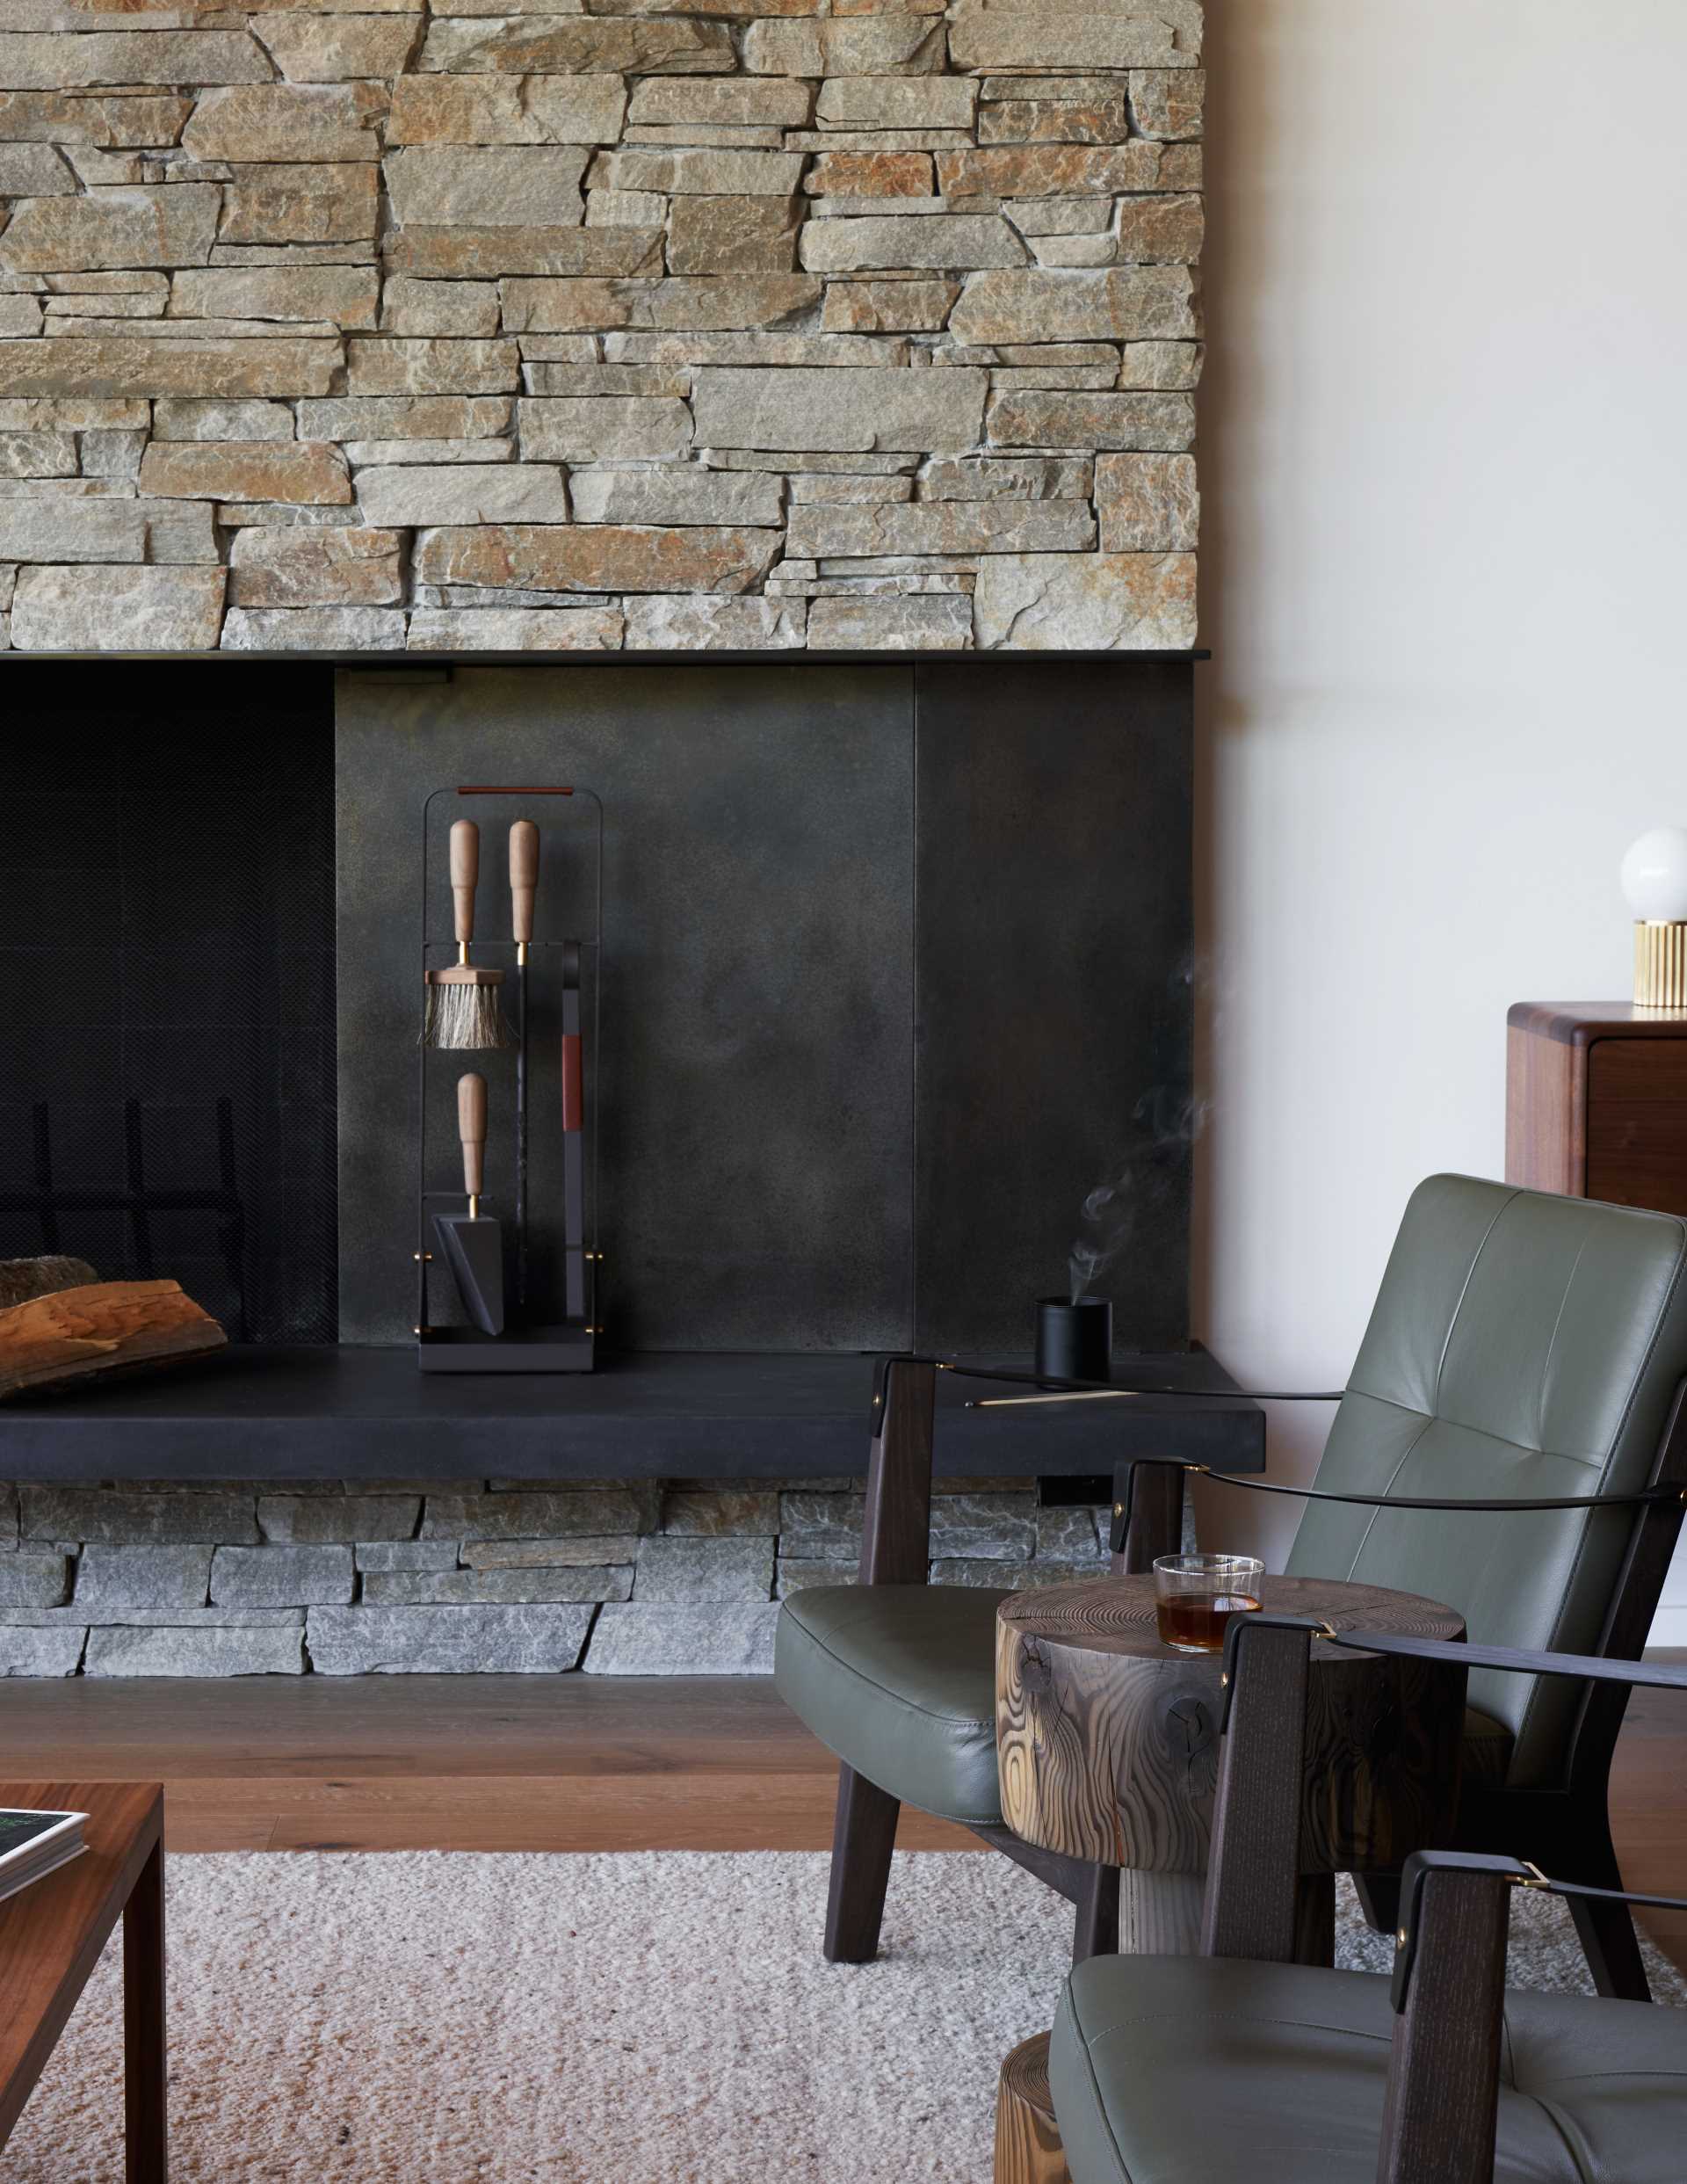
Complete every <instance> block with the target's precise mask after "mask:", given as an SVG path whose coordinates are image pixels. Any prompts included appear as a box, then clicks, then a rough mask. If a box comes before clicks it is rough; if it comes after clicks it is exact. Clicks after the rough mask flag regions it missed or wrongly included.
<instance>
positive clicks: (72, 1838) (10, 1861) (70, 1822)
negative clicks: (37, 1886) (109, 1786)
mask: <svg viewBox="0 0 1687 2184" xmlns="http://www.w3.org/2000/svg"><path fill="white" fill-rule="evenodd" d="M87 1818H88V1815H87V1814H86V1813H85V1812H33V1811H30V1812H25V1811H17V1810H9V1809H0V1903H3V1902H4V1900H5V1898H6V1897H8V1896H15V1895H16V1894H17V1893H18V1890H19V1889H25V1888H27V1887H28V1886H29V1884H30V1883H31V1882H32V1881H39V1880H40V1879H42V1878H43V1877H44V1876H46V1875H47V1874H49V1873H52V1872H54V1871H56V1870H57V1868H59V1867H60V1866H62V1865H68V1864H69V1861H70V1860H71V1859H72V1858H77V1857H80V1856H81V1854H82V1853H83V1850H84V1849H85V1848H86V1847H87V1846H86V1845H85V1844H84V1843H83V1839H82V1831H83V1825H84V1824H85V1823H86V1821H87Z"/></svg>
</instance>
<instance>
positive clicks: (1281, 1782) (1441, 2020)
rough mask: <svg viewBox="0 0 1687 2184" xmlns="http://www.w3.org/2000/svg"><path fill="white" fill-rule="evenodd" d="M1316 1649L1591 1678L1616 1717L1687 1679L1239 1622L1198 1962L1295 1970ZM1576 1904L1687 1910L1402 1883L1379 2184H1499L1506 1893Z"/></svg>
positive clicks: (1408, 1873) (1413, 1861) (1527, 1872)
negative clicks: (1235, 1960) (1632, 1693)
mask: <svg viewBox="0 0 1687 2184" xmlns="http://www.w3.org/2000/svg"><path fill="white" fill-rule="evenodd" d="M1314 1637H1323V1638H1326V1639H1330V1640H1333V1642H1334V1643H1336V1644H1338V1645H1350V1646H1351V1647H1352V1648H1353V1649H1354V1650H1355V1651H1372V1652H1387V1653H1393V1654H1403V1655H1407V1656H1409V1657H1411V1658H1416V1659H1422V1660H1432V1661H1438V1662H1443V1663H1444V1664H1446V1665H1449V1666H1451V1667H1455V1668H1456V1667H1459V1666H1464V1667H1466V1668H1469V1667H1484V1668H1496V1669H1501V1670H1504V1671H1512V1672H1517V1673H1521V1674H1526V1675H1531V1676H1543V1675H1545V1676H1566V1677H1575V1678H1578V1679H1582V1680H1585V1690H1586V1692H1587V1693H1589V1694H1598V1695H1600V1696H1601V1697H1609V1698H1610V1699H1611V1701H1614V1702H1615V1703H1616V1704H1617V1706H1618V1709H1619V1711H1620V1709H1621V1707H1622V1706H1623V1705H1624V1704H1625V1702H1626V1700H1627V1697H1628V1693H1629V1690H1630V1688H1631V1687H1633V1686H1634V1685H1636V1684H1640V1685H1645V1686H1647V1687H1653V1688H1664V1689H1671V1690H1677V1691H1681V1690H1687V1669H1684V1668H1663V1667H1650V1666H1647V1665H1640V1664H1629V1663H1625V1662H1623V1661H1619V1660H1617V1659H1614V1658H1611V1657H1609V1656H1606V1655H1593V1656H1578V1655H1575V1654H1564V1653H1533V1652H1525V1651H1518V1650H1514V1649H1511V1648H1509V1647H1500V1646H1466V1645H1446V1644H1442V1643H1437V1642H1436V1641H1435V1640H1432V1639H1421V1638H1408V1637H1399V1638H1396V1637H1393V1636H1378V1635H1377V1634H1375V1633H1366V1634H1365V1636H1363V1637H1355V1638H1352V1639H1349V1638H1346V1637H1343V1636H1339V1635H1338V1634H1336V1633H1335V1632H1332V1631H1330V1630H1329V1629H1327V1628H1325V1627H1323V1626H1321V1625H1318V1624H1313V1623H1308V1622H1306V1621H1305V1620H1304V1619H1300V1618H1297V1617H1293V1616H1286V1615H1273V1614H1258V1615H1249V1616H1246V1617H1239V1618H1238V1619H1237V1620H1236V1622H1234V1623H1233V1624H1232V1625H1231V1627H1230V1630H1229V1633H1228V1636H1227V1643H1226V1647H1225V1689H1226V1708H1225V1716H1226V1718H1225V1723H1224V1734H1223V1742H1222V1745H1221V1747H1220V1763H1219V1787H1218V1799H1217V1809H1216V1813H1215V1818H1214V1825H1213V1858H1212V1862H1211V1864H1210V1866H1209V1868H1208V1871H1207V1886H1206V1901H1205V1906H1204V1912H1203V1919H1202V1937H1201V1953H1202V1955H1206V1956H1231V1957H1247V1958H1250V1959H1252V1960H1254V1961H1255V1962H1257V1963H1295V1962H1297V1961H1299V1960H1298V1957H1297V1953H1296V1886H1295V1879H1296V1874H1297V1872H1298V1869H1299V1862H1300V1861H1299V1855H1298V1853H1299V1832H1300V1810H1301V1778H1302V1773H1303V1769H1304V1764H1305V1738H1306V1706H1307V1677H1308V1672H1309V1665H1310V1659H1311V1652H1312V1643H1313V1640H1314ZM1519 1887H1522V1888H1530V1889H1537V1890H1545V1891H1547V1892H1549V1893H1551V1894H1553V1895H1557V1896H1561V1897H1565V1898H1566V1900H1567V1901H1568V1904H1569V1905H1570V1908H1571V1911H1572V1912H1574V1911H1575V1907H1576V1905H1578V1904H1587V1903H1599V1904H1604V1903H1609V1902H1611V1901H1613V1900H1614V1901H1615V1902H1617V1903H1618V1905H1619V1907H1620V1909H1621V1911H1622V1912H1623V1916H1624V1917H1625V1919H1628V1920H1629V1922H1630V1924H1629V1931H1630V1933H1631V1934H1632V1933H1633V1920H1632V1915H1631V1906H1632V1905H1651V1906H1655V1907H1657V1908H1659V1909H1664V1910H1672V1911H1679V1910H1687V1903H1683V1902H1681V1901H1679V1900H1677V1899H1676V1898H1674V1897H1659V1896H1640V1895H1622V1894H1620V1892H1608V1891H1605V1890H1600V1889H1596V1888H1592V1887H1590V1886H1589V1884H1587V1883H1579V1882H1574V1881H1567V1880H1564V1879H1561V1878H1560V1877H1558V1876H1552V1875H1548V1874H1546V1873H1544V1872H1543V1871H1542V1870H1541V1869H1540V1868H1539V1866H1538V1865H1535V1864H1533V1863H1531V1862H1528V1861H1524V1860H1522V1859H1518V1858H1514V1857H1508V1856H1497V1855H1495V1854H1489V1853H1483V1852H1476V1851H1455V1852H1445V1851H1420V1852H1418V1853H1416V1854H1414V1855H1413V1856H1412V1857H1410V1858H1408V1860H1407V1861H1406V1864H1405V1867H1404V1868H1403V1871H1402V1874H1401V1912H1400V1921H1399V1925H1398V1926H1397V1928H1396V1930H1395V1953H1394V1979H1393V2001H1394V2034H1393V2039H1392V2043H1391V2045H1390V2050H1389V2058H1388V2082H1387V2094H1386V2096H1385V2100H1384V2105H1383V2120H1382V2135H1381V2144H1380V2145H1379V2150H1378V2156H1379V2158H1378V2168H1377V2177H1378V2184H1492V2180H1493V2175H1494V2162H1495V2125H1496V2118H1497V2115H1498V2108H1499V2093H1500V2061H1501V2042H1502V2014H1503V2005H1504V1991H1505V1962H1506V1938H1507V1929H1508V1926H1509V1923H1510V1896H1511V1891H1512V1890H1514V1889H1516V1888H1519Z"/></svg>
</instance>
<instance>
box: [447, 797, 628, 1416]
mask: <svg viewBox="0 0 1687 2184" xmlns="http://www.w3.org/2000/svg"><path fill="white" fill-rule="evenodd" d="M447 795H454V796H459V797H465V796H474V797H481V796H498V797H520V798H525V797H535V796H545V797H552V796H555V797H566V798H578V799H580V800H581V802H584V803H588V804H590V807H591V811H592V815H593V816H592V857H593V867H592V887H591V902H592V912H591V918H592V923H591V930H590V932H589V934H587V935H586V936H585V937H584V938H582V939H578V940H552V939H540V938H539V937H537V936H536V935H535V932H534V918H535V909H536V904H537V901H538V895H539V867H540V862H541V841H540V837H539V828H538V826H537V825H536V824H535V823H534V822H533V821H532V819H528V818H525V817H524V818H518V819H517V820H516V821H514V823H513V824H511V826H510V835H509V884H510V939H509V940H507V941H503V940H485V939H482V940H480V941H479V942H478V944H477V942H476V940H475V932H474V923H475V898H476V895H477V893H478V890H479V883H480V874H481V831H480V828H479V827H478V826H477V825H476V824H475V822H474V820H472V819H468V818H463V819H459V820H457V821H456V822H455V824H453V827H452V829H451V837H450V857H449V864H450V877H451V896H452V928H453V938H452V940H451V941H450V942H449V943H447V942H446V941H445V940H440V939H437V938H435V937H433V936H432V934H431V931H430V924H429V920H430V917H431V911H432V899H431V892H430V883H429V870H428V863H429V860H428V831H429V816H430V814H431V809H432V806H433V803H434V802H435V800H436V798H438V797H439V796H447ZM565 808H566V807H565ZM603 905H604V808H603V803H602V801H601V800H600V799H599V798H598V797H597V795H595V794H594V792H593V791H592V790H590V789H589V788H574V787H569V788H561V787H557V788H536V787H521V788H503V787H462V788H456V789H436V790H435V791H434V793H433V795H431V796H430V797H429V798H428V800H427V802H426V804H425V805H424V807H423V820H422V971H423V984H424V994H425V1003H426V1005H425V1009H424V1017H423V1025H422V1034H421V1038H420V1040H419V1041H418V1048H419V1052H418V1060H417V1070H418V1076H419V1085H418V1091H419V1101H420V1114H419V1122H418V1127H417V1143H416V1254H415V1257H416V1356H417V1362H418V1363H419V1365H420V1366H421V1368H422V1370H423V1371H424V1373H589V1372H590V1370H591V1368H592V1364H593V1361H594V1350H595V1344H596V1339H597V1335H598V1334H599V1332H600V1331H601V1330H600V1329H599V1327H598V1326H597V1269H598V1266H599V1265H600V1263H601V1260H602V1256H603V1255H602V1253H601V1252H599V1251H597V1248H596V1222H597V1101H596V1099H595V1097H594V1099H593V1100H592V1102H591V1109H592V1112H591V1117H590V1143H588V1122H587V1115H586V1106H587V1102H586V1070H585V1053H584V1045H585V1041H584V1027H583V1008H582V993H581V988H582V966H583V963H588V962H589V964H590V990H591V1019H592V1037H591V1046H592V1064H593V1069H594V1072H595V1070H596V1064H597V1044H598V1041H597V1030H598V1022H599V996H600V993H601V990H602V970H603V923H604V919H603ZM477 946H478V947H479V950H480V952H481V954H498V953H505V954H508V953H510V952H512V951H513V954H514V958H515V961H514V971H515V979H514V993H515V1008H514V1013H515V1021H514V1025H513V1027H512V1026H511V1024H510V1019H509V1017H508V1016H507V1015H506V1013H505V1008H504V999H505V995H506V992H507V990H508V989H509V985H510V981H509V978H508V976H507V975H506V973H505V971H504V970H503V969H502V968H501V967H499V966H497V965H496V964H494V965H488V964H485V963H481V962H475V961H473V960H472V952H473V951H474V949H475V948H476V947H477ZM446 947H450V948H452V949H453V950H454V954H455V960H454V961H450V962H447V963H445V964H441V965H438V966H436V965H435V963H434V962H433V961H431V958H432V957H434V956H435V955H436V954H438V952H440V951H442V950H444V949H445V948H446ZM535 954H537V955H538V957H539V962H538V963H537V964H536V963H535V962H534V961H532V959H533V957H534V956H535ZM547 963H548V964H551V965H554V969H555V971H556V976H557V979H558V992H557V1000H558V1004H559V1005H558V1009H557V1012H556V1020H558V1021H559V1022H560V1025H561V1031H560V1043H559V1051H558V1054H557V1056H556V1062H557V1070H556V1076H557V1082H558V1096H557V1099H556V1103H555V1107H554V1119H553V1121H552V1123H551V1125H550V1128H551V1130H552V1131H553V1132H554V1138H555V1141H556V1142H555V1155H556V1157H555V1159H554V1172H555V1173H556V1174H557V1175H558V1176H559V1178H560V1194H561V1208H560V1213H561V1220H560V1222H559V1223H546V1222H542V1221H541V1222H534V1221H533V1220H532V1204H531V1199H532V1192H531V1189H530V1173H529V1160H528V1124H529V1114H528V1108H529V1092H530V1091H531V1089H532V1080H533V1078H534V1077H535V1076H539V1077H545V1078H548V1077H549V1070H548V1068H541V1067H540V1066H539V1064H540V1057H539V1056H538V1055H537V1053H536V1052H535V1046H534V1022H533V1019H534V1017H535V1015H536V1014H538V1013H539V996H537V995H534V994H531V993H530V991H529V979H530V976H532V974H534V973H536V972H537V971H538V970H539V968H540V966H542V965H544V964H547ZM505 1049H513V1050H514V1055H515V1069H514V1083H513V1087H512V1088H510V1089H509V1090H508V1091H505V1090H504V1089H503V1087H504V1086H505V1085H507V1084H508V1076H507V1073H502V1074H500V1076H499V1077H498V1080H497V1081H498V1085H499V1087H500V1090H499V1091H498V1092H495V1091H494V1089H493V1086H492V1085H489V1081H488V1078H487V1077H486V1075H485V1074H484V1073H483V1072H482V1071H481V1070H479V1069H466V1070H463V1071H462V1072H461V1074H460V1076H459V1077H458V1079H457V1086H456V1092H457V1100H456V1112H457V1141H458V1148H459V1155H460V1159H461V1163H462V1183H461V1187H460V1189H459V1188H453V1189H452V1190H449V1191H445V1190H438V1189H431V1188H430V1187H429V1176H430V1172H431V1161H430V1153H429V1143H428V1107H429V1084H430V1077H431V1066H430V1064H431V1059H432V1058H434V1057H438V1056H441V1055H455V1056H462V1057H463V1059H464V1060H467V1058H468V1057H469V1056H471V1055H474V1054H496V1053H498V1052H500V1051H503V1050H505ZM435 1065H436V1066H437V1063H436V1064H435ZM593 1081H594V1085H595V1081H596V1080H595V1076H594V1080H593ZM500 1106H502V1107H503V1115H502V1117H500V1115H499V1114H498V1109H499V1107H500ZM489 1143H491V1145H492V1146H493V1147H494V1149H495V1150H496V1151H497V1152H498V1154H499V1157H500V1159H502V1158H503V1157H504V1153H505V1150H506V1149H507V1154H508V1158H509V1163H510V1166H511V1167H512V1169H513V1174H514V1191H513V1206H512V1219H511V1220H510V1222H509V1223H505V1222H504V1221H503V1220H502V1219H500V1218H499V1217H498V1216H497V1215H496V1214H495V1213H494V1212H493V1211H492V1210H490V1208H489V1202H488V1197H487V1188H486V1179H487V1172H488V1145H489ZM439 1201H447V1203H446V1206H445V1208H444V1209H442V1210H436V1208H438V1206H439ZM536 1234H537V1235H539V1236H542V1237H544V1238H546V1239H547V1241H548V1240H551V1239H554V1240H555V1242H556V1243H557V1244H558V1245H559V1246H560V1267H561V1273H560V1281H559V1282H557V1283H555V1284H553V1285H552V1286H553V1287H554V1288H558V1289H559V1290H560V1295H558V1296H557V1298H556V1299H555V1300H554V1304H553V1308H552V1314H553V1316H549V1317H547V1316H546V1315H545V1314H544V1313H543V1312H542V1311H541V1310H540V1308H539V1300H538V1295H537V1292H538V1290H539V1287H540V1286H541V1285H540V1283H539V1280H538V1277H537V1272H536V1269H535V1268H534V1266H533V1264H532V1261H533V1260H534V1259H535V1258H537V1257H538V1255H539V1254H538V1253H537V1252H535V1251H533V1250H532V1248H531V1246H532V1243H533V1241H534V1237H535V1235H536ZM511 1260H513V1263H511ZM431 1267H438V1268H439V1269H440V1270H441V1271H443V1272H444V1273H447V1274H448V1275H449V1276H450V1280H451V1284H452V1287H453V1288H454V1290H455V1293H456V1297H457V1300H458V1302H459V1303H460V1307H461V1310H462V1312H463V1314H464V1315H465V1318H466V1321H467V1324H460V1323H453V1324H446V1325H435V1324H432V1322H431V1317H430V1309H429V1280H428V1274H429V1269H430V1268H431ZM556 1304H560V1307H561V1312H560V1317H556V1316H554V1310H555V1305H556Z"/></svg>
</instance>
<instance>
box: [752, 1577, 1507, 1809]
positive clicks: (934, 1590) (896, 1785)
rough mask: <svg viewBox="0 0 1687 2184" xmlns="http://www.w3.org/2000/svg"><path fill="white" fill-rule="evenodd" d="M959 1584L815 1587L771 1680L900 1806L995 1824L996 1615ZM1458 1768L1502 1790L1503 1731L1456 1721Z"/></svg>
mask: <svg viewBox="0 0 1687 2184" xmlns="http://www.w3.org/2000/svg"><path fill="white" fill-rule="evenodd" d="M1009 1598H1010V1595H1009V1594H1008V1593H993V1592H988V1591H985V1590H984V1589H982V1588H979V1589H976V1590H975V1589H974V1587H973V1586H971V1585H814V1586H811V1587H809V1588H808V1589H807V1591H805V1592H801V1593H793V1594H792V1596H791V1598H790V1599H789V1600H786V1603H785V1608H784V1612H783V1614H781V1615H780V1617H779V1626H778V1636H777V1639H776V1643H775V1647H774V1666H773V1678H774V1681H775V1683H776V1684H777V1685H778V1690H779V1695H780V1697H781V1698H782V1699H783V1700H784V1701H785V1702H786V1705H787V1706H788V1707H789V1708H790V1709H791V1710H792V1712H793V1713H794V1714H795V1715H797V1716H799V1717H800V1719H801V1720H802V1721H803V1722H805V1723H807V1725H808V1727H809V1728H810V1729H812V1730H813V1731H814V1732H815V1736H816V1737H818V1738H820V1740H821V1742H822V1744H823V1745H827V1746H829V1749H830V1750H832V1751H833V1752H836V1754H837V1756H838V1758H839V1759H840V1760H846V1761H847V1762H848V1764H849V1765H850V1766H851V1767H853V1768H854V1769H855V1771H856V1773H857V1774H865V1776H866V1778H867V1780H868V1781H870V1782H876V1783H877V1784H878V1785H879V1787H880V1789H886V1790H888V1791H889V1792H890V1794H891V1796H893V1797H900V1798H901V1801H902V1803H904V1804H909V1805H917V1806H919V1807H920V1809H921V1810H922V1811H925V1812H935V1813H937V1814H938V1816H939V1817H940V1818H943V1819H945V1820H961V1821H965V1822H967V1824H969V1825H974V1826H981V1827H999V1826H1000V1825H1001V1822H1002V1805H1001V1798H1000V1793H999V1791H998V1789H997V1787H996V1608H997V1607H999V1606H1000V1604H1001V1603H1002V1602H1003V1600H1007V1599H1009ZM1465 1723H1466V1725H1465V1766H1466V1771H1467V1772H1468V1773H1469V1774H1472V1775H1473V1776H1476V1777H1479V1778H1480V1779H1481V1780H1483V1781H1503V1780H1504V1777H1505V1769H1506V1764H1507V1761H1508V1760H1509V1759H1510V1753H1511V1733H1510V1731H1509V1730H1508V1729H1507V1728H1506V1727H1505V1725H1504V1724H1503V1723H1500V1722H1496V1721H1495V1720H1493V1719H1492V1717H1491V1716H1488V1715H1483V1714H1478V1713H1477V1712H1476V1711H1475V1710H1474V1709H1472V1710H1471V1712H1470V1713H1468V1714H1467V1715H1466V1717H1465Z"/></svg>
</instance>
